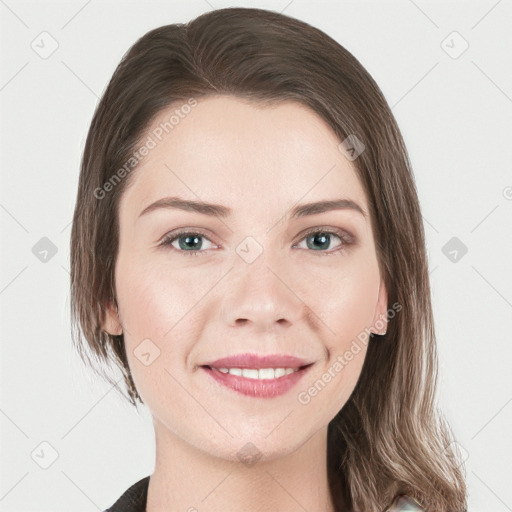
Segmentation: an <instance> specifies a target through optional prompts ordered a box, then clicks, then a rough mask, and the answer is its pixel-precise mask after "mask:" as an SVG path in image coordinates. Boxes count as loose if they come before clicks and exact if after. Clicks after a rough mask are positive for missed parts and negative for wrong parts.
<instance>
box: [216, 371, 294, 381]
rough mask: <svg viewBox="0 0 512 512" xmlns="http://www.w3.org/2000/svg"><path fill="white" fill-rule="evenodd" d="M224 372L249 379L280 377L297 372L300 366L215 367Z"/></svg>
mask: <svg viewBox="0 0 512 512" xmlns="http://www.w3.org/2000/svg"><path fill="white" fill-rule="evenodd" d="M215 369H216V370H219V371H220V372H222V373H230V374H231V375H238V376H239V377H240V376H243V377H246V378H248V379H262V380H265V379H278V378H279V377H282V376H283V375H289V374H290V373H293V372H296V371H297V370H298V368H260V369H259V370H258V369H256V368H215Z"/></svg>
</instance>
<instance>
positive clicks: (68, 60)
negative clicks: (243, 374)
mask: <svg viewBox="0 0 512 512" xmlns="http://www.w3.org/2000/svg"><path fill="white" fill-rule="evenodd" d="M230 5H233V4H230V3H228V2H222V1H220V0H215V1H214V2H206V1H204V0H196V1H190V2H185V1H181V2H170V1H167V2H155V1H144V2H143V1H123V2H112V1H108V2H107V1H99V0H92V1H91V0H90V1H68V2H43V1H39V2H35V1H34V2H21V1H14V0H6V1H3V0H0V14H1V36H2V76H1V78H0V91H1V92H0V101H1V109H2V111H1V130H2V147H1V151H2V158H1V162H2V171H3V172H2V175H1V178H2V188H1V198H0V207H1V208H0V222H1V233H2V242H1V243H2V251H1V258H2V267H1V268H2V274H1V278H0V300H1V307H2V324H1V325H2V327H1V357H2V359H1V371H2V374H1V382H2V387H1V403H0V413H1V414H0V428H1V449H2V454H1V458H0V460H1V482H0V510H2V511H10V512H18V511H54V512H56V511H83V512H86V511H94V510H103V509H104V508H106V507H107V506H110V505H111V504H112V503H113V501H114V500H115V499H116V498H117V497H118V496H119V495H120V494H121V493H122V492H124V490H125V489H126V488H127V487H128V486H130V485H131V484H132V483H134V482H135V481H137V480H138V479H140V478H142V477H144V476H146V475H148V474H150V473H151V472H152V470H153V464H154V450H155V447H154V440H153V428H152V424H151V417H150V415H149V413H148V411H147V410H146V409H143V411H142V413H141V414H140V415H137V413H136V412H135V410H134V409H133V408H131V407H130V406H129V405H128V404H125V403H123V402H122V401H121V399H120V397H119V396H118V395H117V394H116V393H115V391H113V390H111V389H110V388H109V387H108V386H107V385H105V384H103V383H102V382H100V381H98V379H96V378H95V377H94V376H93V375H92V374H91V373H90V372H89V371H88V370H86V369H84V368H83V367H82V364H81V362H80V360H79V359H78V356H77V355H76V354H75V353H74V352H73V350H72V345H71V339H70V324H69V291H68V290H69V236H70V222H71V219H72V214H73V208H74V201H75V197H76V188H77V183H78V174H79V161H80V156H81V153H82V150H83V147H84V143H85V137H86V132H87V129H88V125H89V123H90V121H91V118H92V114H93V111H94V108H95V106H96V104H97V101H98V97H99V96H100V95H101V94H102V92H103V90H104V89H105V87H106V84H107V82H108V80H109V79H110V77H111V75H112V72H113V71H114V69H115V67H116V66H117V64H118V62H119V60H120V58H121V56H122V55H123V54H124V52H125V51H126V50H127V49H128V48H129V47H130V46H131V45H132V44H133V43H134V42H135V40H136V39H137V38H139V37H140V36H142V35H143V34H144V33H146V32H147V31H148V30H150V29H152V28H155V27H157V26H160V25H165V24H169V23H176V22H186V21H188V20H190V19H192V18H193V17H195V16H197V15H199V14H200V13H203V12H206V11H209V10H211V9H213V8H221V7H228V6H230ZM234 5H237V6H251V7H263V8H270V9H273V10H276V11H279V12H283V13H284V14H288V15H290V16H293V17H296V18H299V19H301V20H304V21H306V22H308V23H310V24H312V25H314V26H316V27H318V28H320V29H322V30H323V31H325V32H326V33H327V34H329V35H330V36H332V37H334V38H335V39H336V40H337V41H338V42H339V43H341V44H342V45H343V46H345V47H346V48H347V49H348V50H349V51H350V52H352V53H353V54H354V55H355V56H356V57H357V58H358V59H359V60H360V62H361V63H362V64H363V65H364V66H365V67H366V68H367V69H368V71H369V72H370V74H371V75H372V76H373V77H374V79H375V80H376V81H377V83H378V84H379V86H380V87H381V89H382V91H383V92H384V94H385V96H386V98H387V100H388V102H389V104H390V106H392V110H393V113H394V115H395V116H396V118H397V120H398V123H399V126H400V128H401V130H402V133H403V136H404V138H405V141H406V144H407V146H408V150H409V153H410V157H411V160H412V164H413V167H414V171H415V176H416V182H417V187H418V191H419V196H420V200H421V204H422V208H423V215H424V219H425V229H426V235H427V241H428V252H429V261H430V268H431V279H432V287H433V301H434V312H435V320H436V329H437V334H438V344H439V356H440V386H439V404H440V406H441V407H442V408H443V410H444V411H445V414H446V417H447V418H448V420H449V421H450V422H451V425H452V427H453V431H454V433H455V435H456V437H457V440H458V442H459V444H460V447H461V450H462V451H463V452H464V453H465V454H466V457H467V460H466V468H467V479H468V485H469V493H470V510H471V511H472V512H473V511H474V512H477V511H482V512H489V511H490V510H492V511H494V512H505V511H507V510H508V511H510V510H512V486H511V485H510V483H511V477H512V463H511V460H512V442H511V438H510V431H511V426H512V403H511V402H512V382H511V370H510V363H511V361H512V343H511V341H512V340H511V328H512V322H511V320H512V272H511V270H510V266H511V261H512V235H511V233H512V229H511V228H512V166H511V162H512V158H511V157H512V142H511V140H512V139H511V135H512V99H511V98H512V66H511V64H512V62H511V60H512V59H511V49H512V31H511V30H510V26H511V25H512V5H511V2H510V1H495V0H485V1H479V2H476V1H472V2H469V1H464V2H446V1H444V2H429V1H426V0H422V1H420V0H416V1H415V2H413V1H412V0H402V1H394V2H361V1H360V2H348V1H337V2H335V1H323V2H318V1H315V2H312V1H309V2H308V1H305V0H294V1H292V2H289V0H285V1H275V2H271V1H267V2H260V1H254V2H247V1H246V2H237V3H236V4H234ZM44 31H46V32H48V33H49V34H50V36H48V35H44V34H43V35H41V32H44ZM454 31H456V32H457V33H458V34H459V35H457V34H453V32H454ZM52 40H55V41H56V43H57V44H58V48H57V49H56V50H55V51H54V53H52V54H51V55H46V54H45V53H44V52H49V51H50V50H51V49H52V44H56V43H53V42H52ZM465 41H466V42H467V44H469V47H468V48H467V49H466V50H465V51H464V52H463V53H461V51H462V50H463V49H464V47H465V44H466V43H465ZM43 57H46V58H43ZM43 237H47V238H48V239H49V240H51V242H52V244H54V245H55V249H56V250H57V252H56V254H55V255H53V256H52V253H51V252H50V253H48V254H47V255H46V258H47V261H46V262H44V261H41V259H40V258H41V257H43V258H44V256H45V255H44V254H43V253H39V257H37V255H36V254H37V252H38V250H42V249H41V247H43V249H44V248H45V247H46V246H44V244H48V242H47V241H42V242H40V240H41V239H42V238H43ZM452 237H456V238H457V240H455V242H451V244H453V243H455V245H454V246H453V247H452V246H451V245H448V246H446V244H447V243H448V242H449V241H450V239H452ZM38 243H39V244H42V245H41V246H39V245H36V244H38ZM461 244H464V245H465V246H466V247H467V249H468V252H467V253H466V254H464V255H462V252H461V249H460V248H461ZM34 246H35V247H36V248H35V249H33V248H34ZM443 248H444V249H443ZM453 250H456V251H457V253H454V252H451V253H450V251H453ZM35 253H36V254H35ZM445 253H446V255H445ZM455 256H456V257H457V258H456V261H453V259H454V257H455ZM41 443H45V444H41ZM46 443H49V444H46ZM54 451H55V452H54ZM57 455H58V457H57V459H56V460H55V461H54V462H53V463H52V457H54V456H57ZM42 465H43V466H44V465H49V467H48V468H47V469H43V467H41V466H42Z"/></svg>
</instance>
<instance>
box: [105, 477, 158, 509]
mask: <svg viewBox="0 0 512 512" xmlns="http://www.w3.org/2000/svg"><path fill="white" fill-rule="evenodd" d="M150 476H151V475H148V476H146V477H144V478H143V479H141V480H139V481H138V482H137V483H135V484H133V485H132V486H131V487H129V488H128V489H126V491H125V492H124V493H123V494H122V495H121V496H120V497H119V499H118V500H117V501H116V502H115V503H114V504H113V505H112V506H111V507H110V508H107V510H104V511H103V512H145V510H146V500H147V497H148V486H149V477H150Z"/></svg>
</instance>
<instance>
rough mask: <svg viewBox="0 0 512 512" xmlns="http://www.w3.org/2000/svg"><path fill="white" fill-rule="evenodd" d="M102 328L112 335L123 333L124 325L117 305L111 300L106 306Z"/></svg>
mask: <svg viewBox="0 0 512 512" xmlns="http://www.w3.org/2000/svg"><path fill="white" fill-rule="evenodd" d="M102 329H103V330H104V331H105V332H107V333H108V334H110V335H112V336H114V335H120V334H123V326H122V325H121V322H120V320H119V313H118V311H117V307H115V306H114V305H113V304H112V303H111V302H109V303H108V304H107V307H106V308H105V319H104V321H103V325H102Z"/></svg>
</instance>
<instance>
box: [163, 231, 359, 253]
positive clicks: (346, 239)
mask: <svg viewBox="0 0 512 512" xmlns="http://www.w3.org/2000/svg"><path fill="white" fill-rule="evenodd" d="M315 233H324V234H328V235H335V236H337V237H338V238H339V239H340V240H341V242H342V243H341V245H340V247H339V248H337V249H335V250H333V251H329V252H327V251H321V250H319V251H313V250H309V252H319V253H320V254H321V255H322V256H334V255H337V254H338V253H340V252H342V251H345V250H346V248H347V246H350V245H353V244H354V243H355V239H354V237H353V236H352V235H350V234H349V233H348V232H346V231H344V230H340V229H334V230H332V229H330V228H329V229H327V228H325V229H324V228H321V227H320V228H314V229H312V230H310V231H308V232H307V233H305V234H304V235H303V237H302V238H301V239H300V240H299V243H300V242H302V241H303V240H304V239H305V238H307V237H308V236H310V235H312V234H315ZM184 235H193V236H194V235H199V236H201V237H203V238H206V239H207V240H210V239H209V238H208V237H207V236H206V235H204V234H202V233H201V232H197V231H187V230H182V231H177V232H173V233H169V234H168V235H166V237H165V238H164V239H163V240H162V242H161V243H160V245H161V246H168V247H170V248H171V249H172V250H174V251H177V252H181V253H184V255H187V256H199V255H201V254H205V253H207V252H208V249H206V250H201V251H184V250H182V249H176V248H174V247H172V242H174V241H175V240H177V239H178V238H180V237H182V236H184ZM210 241H211V240H210ZM306 250H308V249H306Z"/></svg>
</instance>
